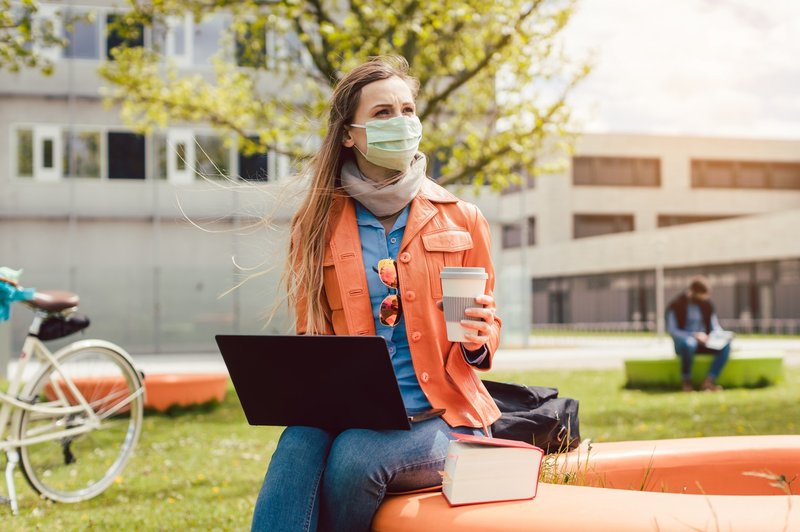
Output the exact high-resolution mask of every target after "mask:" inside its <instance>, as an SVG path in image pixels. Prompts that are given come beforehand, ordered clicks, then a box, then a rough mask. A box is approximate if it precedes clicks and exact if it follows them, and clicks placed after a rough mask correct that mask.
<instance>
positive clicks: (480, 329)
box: [436, 294, 495, 351]
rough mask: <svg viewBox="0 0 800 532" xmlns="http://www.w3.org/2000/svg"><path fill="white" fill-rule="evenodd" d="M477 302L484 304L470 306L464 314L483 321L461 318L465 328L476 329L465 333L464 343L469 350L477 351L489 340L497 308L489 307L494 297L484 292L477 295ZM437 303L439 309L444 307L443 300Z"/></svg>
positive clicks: (492, 303)
mask: <svg viewBox="0 0 800 532" xmlns="http://www.w3.org/2000/svg"><path fill="white" fill-rule="evenodd" d="M475 302H476V303H478V304H479V305H484V306H483V307H470V308H468V309H466V310H465V311H464V314H466V315H467V316H469V317H471V318H480V319H481V321H473V320H461V325H462V326H463V327H464V328H465V329H470V330H472V331H474V333H467V334H465V335H464V338H465V339H466V341H464V342H462V344H463V345H464V349H466V350H467V351H477V350H478V349H480V348H482V347H483V346H484V345H485V344H486V342H488V341H489V327H491V326H492V325H493V324H494V315H495V308H494V307H493V306H492V307H491V308H487V305H494V298H493V297H492V296H488V295H486V294H483V295H480V296H478V297H476V298H475ZM436 305H437V306H438V307H439V310H442V309H443V308H444V306H443V304H442V302H441V301H438V302H437V303H436Z"/></svg>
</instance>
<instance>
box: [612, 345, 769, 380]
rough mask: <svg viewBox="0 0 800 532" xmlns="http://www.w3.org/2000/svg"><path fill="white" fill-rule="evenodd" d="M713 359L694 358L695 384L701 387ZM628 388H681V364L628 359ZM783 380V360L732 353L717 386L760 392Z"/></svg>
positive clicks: (665, 360)
mask: <svg viewBox="0 0 800 532" xmlns="http://www.w3.org/2000/svg"><path fill="white" fill-rule="evenodd" d="M713 358H714V357H713V356H709V355H703V354H700V355H695V357H694V364H692V381H693V382H694V384H695V385H696V386H698V385H699V384H700V383H701V382H702V381H703V379H704V378H705V376H706V374H707V373H708V369H709V368H710V367H711V361H712V360H713ZM625 378H626V382H625V387H626V388H680V387H681V383H682V382H683V379H682V378H681V361H680V358H678V356H677V355H675V356H674V357H672V358H659V359H629V360H626V361H625ZM782 378H783V357H782V356H779V355H762V354H747V353H732V354H731V358H730V359H729V360H728V363H727V364H726V365H725V368H724V369H723V370H722V374H721V375H720V376H719V379H717V383H718V384H720V385H722V387H724V388H760V387H763V386H770V385H772V384H775V383H776V382H778V381H780V380H781V379H782Z"/></svg>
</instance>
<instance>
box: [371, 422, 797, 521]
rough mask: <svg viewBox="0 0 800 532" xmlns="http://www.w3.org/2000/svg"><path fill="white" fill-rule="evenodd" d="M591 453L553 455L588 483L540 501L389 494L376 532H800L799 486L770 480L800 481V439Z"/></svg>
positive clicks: (546, 493) (543, 487)
mask: <svg viewBox="0 0 800 532" xmlns="http://www.w3.org/2000/svg"><path fill="white" fill-rule="evenodd" d="M588 457H589V458H588V461H587V448H586V447H585V446H582V447H580V448H579V449H577V450H575V451H572V452H570V453H567V454H565V455H562V456H560V457H557V458H552V459H551V460H555V462H554V463H552V464H551V465H553V466H554V467H556V468H557V470H558V471H560V472H562V473H565V472H570V473H573V474H575V478H577V479H580V481H581V483H583V484H585V485H564V484H546V483H540V484H539V489H538V493H537V495H536V498H535V499H532V500H526V501H514V502H499V503H486V504H475V505H467V506H458V507H450V506H449V505H448V504H447V502H446V501H445V499H444V497H443V496H442V494H441V493H438V492H436V493H424V494H414V495H396V496H392V497H387V498H386V500H385V501H384V503H383V504H382V505H381V507H380V509H379V510H378V513H377V515H376V516H375V520H374V522H373V530H375V531H379V532H393V531H397V532H400V531H403V532H408V531H428V530H436V531H437V532H443V531H447V530H458V531H460V532H468V531H475V532H478V531H480V532H485V531H501V530H508V531H523V530H524V531H530V530H548V531H560V530H565V531H566V530H570V531H572V530H593V531H609V532H611V531H613V532H624V531H640V530H661V531H666V530H726V531H727V530H733V531H739V530H741V531H748V532H749V531H752V530H800V494H798V491H800V490H798V486H797V485H796V484H795V485H792V486H791V487H789V488H787V489H791V490H793V491H792V495H786V494H785V491H784V490H783V489H781V488H779V487H775V486H773V485H772V484H775V483H776V480H775V479H773V480H771V479H769V478H765V476H769V475H775V477H776V479H778V478H779V476H780V475H783V476H784V478H785V479H786V480H788V481H791V480H792V478H794V477H797V478H800V436H731V437H715V438H687V439H675V440H651V441H632V442H611V443H598V444H593V445H592V447H591V450H590V451H588ZM546 460H548V458H546ZM545 467H547V462H546V463H545ZM746 473H747V474H746ZM798 482H800V481H798Z"/></svg>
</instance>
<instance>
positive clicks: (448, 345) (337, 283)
mask: <svg viewBox="0 0 800 532" xmlns="http://www.w3.org/2000/svg"><path fill="white" fill-rule="evenodd" d="M327 238H328V243H327V245H326V246H325V257H324V260H323V270H324V274H323V275H324V281H323V282H324V291H325V301H324V302H323V306H324V307H325V311H326V312H325V313H326V327H325V328H326V331H325V332H326V334H337V335H375V334H376V333H375V322H374V316H373V314H372V305H371V304H370V300H369V291H368V289H367V279H366V272H365V271H364V262H363V259H362V256H361V241H360V239H359V236H358V225H357V223H356V210H355V202H354V201H353V200H352V199H351V198H350V197H349V196H347V195H337V196H336V197H335V198H334V201H333V205H332V207H331V211H330V215H329V217H328V232H327ZM489 238H490V236H489V224H488V223H487V222H486V219H485V218H484V217H483V215H482V214H481V212H480V211H479V210H478V208H477V207H476V206H474V205H472V204H469V203H466V202H464V201H461V200H459V199H458V198H457V197H455V196H454V195H453V194H451V193H450V192H448V191H447V190H445V189H444V188H442V187H440V186H439V185H437V184H436V183H434V182H433V181H431V180H429V179H426V180H425V181H424V184H423V185H422V187H421V188H420V191H419V192H418V193H417V196H416V197H415V198H414V199H413V200H412V202H411V208H410V210H409V214H408V222H407V225H406V228H405V232H404V234H403V241H402V243H401V246H400V253H399V255H398V257H397V270H398V271H397V273H398V278H399V281H400V289H401V291H402V294H401V299H402V305H403V316H404V318H403V319H405V320H406V330H407V332H408V340H409V346H410V350H411V360H412V362H413V365H414V371H415V372H416V374H417V379H418V380H419V384H420V387H421V388H422V391H423V392H424V393H425V395H426V397H427V398H428V401H429V402H430V403H431V405H432V406H433V407H434V408H445V409H446V410H447V411H446V413H445V414H444V419H445V421H447V423H449V424H450V425H451V426H460V425H466V426H470V427H484V428H485V427H487V426H488V425H491V424H492V423H494V422H495V421H496V420H497V418H499V417H500V411H499V410H498V409H497V406H496V405H495V402H494V400H493V399H492V398H491V396H490V395H489V393H488V392H487V391H486V388H485V387H484V386H483V383H482V382H481V380H480V379H479V378H478V376H477V375H476V374H475V372H474V368H473V366H470V365H469V364H467V362H466V360H464V356H463V354H462V351H461V347H460V344H459V343H453V342H450V341H448V340H447V332H446V329H445V321H444V314H443V312H442V311H441V310H439V308H438V307H437V306H436V302H437V301H439V300H441V299H442V285H441V281H440V279H439V272H440V270H441V269H442V268H443V267H445V266H482V267H484V268H486V271H487V273H488V274H489V279H488V280H487V282H486V294H489V295H492V291H493V290H494V268H493V266H492V259H491V254H490V241H489ZM302 299H303V298H302V297H301V298H299V299H298V301H297V315H298V316H304V315H305V304H304V301H303V300H302ZM500 326H501V320H500V319H499V318H495V323H494V325H493V326H492V327H491V334H490V338H489V341H488V342H487V344H486V346H487V347H488V349H489V355H488V356H489V357H490V359H491V357H493V356H494V352H495V351H496V350H497V346H498V344H499V342H500ZM296 329H297V333H298V334H304V333H305V330H306V327H305V323H304V320H303V319H301V318H298V320H297V323H296ZM490 367H491V360H490V361H489V365H488V367H486V369H489V368H490Z"/></svg>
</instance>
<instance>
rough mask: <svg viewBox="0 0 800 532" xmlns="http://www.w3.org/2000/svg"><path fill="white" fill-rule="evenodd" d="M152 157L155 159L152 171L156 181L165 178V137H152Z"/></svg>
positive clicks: (158, 135)
mask: <svg viewBox="0 0 800 532" xmlns="http://www.w3.org/2000/svg"><path fill="white" fill-rule="evenodd" d="M153 157H154V159H155V161H154V164H153V170H154V171H155V177H156V179H166V178H167V137H166V136H165V135H160V134H157V135H153Z"/></svg>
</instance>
